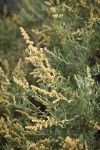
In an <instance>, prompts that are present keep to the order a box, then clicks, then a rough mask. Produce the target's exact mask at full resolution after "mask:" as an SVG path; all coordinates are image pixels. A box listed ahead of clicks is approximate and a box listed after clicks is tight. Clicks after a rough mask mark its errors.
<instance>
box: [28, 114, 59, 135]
mask: <svg viewBox="0 0 100 150" xmlns="http://www.w3.org/2000/svg"><path fill="white" fill-rule="evenodd" d="M32 122H34V123H36V125H34V126H26V127H25V128H26V129H29V130H32V131H33V132H36V131H38V130H42V129H43V128H47V127H48V126H50V127H52V126H53V125H55V126H57V123H58V122H57V121H56V120H55V119H54V118H53V117H48V120H41V119H33V120H32Z"/></svg>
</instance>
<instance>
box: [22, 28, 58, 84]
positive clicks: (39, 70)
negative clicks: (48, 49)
mask: <svg viewBox="0 0 100 150" xmlns="http://www.w3.org/2000/svg"><path fill="white" fill-rule="evenodd" d="M20 30H21V33H22V35H23V37H24V39H25V41H26V44H27V45H28V50H29V57H27V58H26V60H27V61H29V62H31V63H32V64H33V65H34V66H35V67H36V68H35V69H34V72H32V73H31V74H33V75H34V78H38V80H37V82H41V81H42V82H54V80H55V76H56V71H55V70H54V69H52V68H51V67H50V64H49V62H48V59H47V58H46V56H45V54H44V51H43V49H42V48H40V49H38V48H37V47H34V46H33V42H32V41H30V38H29V36H28V34H27V33H26V31H25V30H24V29H23V28H22V27H21V28H20Z"/></svg>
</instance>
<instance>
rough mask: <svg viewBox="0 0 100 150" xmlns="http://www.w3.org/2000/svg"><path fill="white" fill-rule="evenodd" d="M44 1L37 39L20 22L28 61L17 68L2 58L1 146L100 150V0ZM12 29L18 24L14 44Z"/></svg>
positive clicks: (23, 149) (12, 149) (8, 149)
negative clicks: (45, 13)
mask: <svg viewBox="0 0 100 150" xmlns="http://www.w3.org/2000/svg"><path fill="white" fill-rule="evenodd" d="M26 2H27V3H26V4H27V6H28V4H29V3H28V1H26ZM45 4H46V5H47V8H45V10H47V11H48V12H47V13H48V20H47V22H45V20H44V22H43V26H42V28H41V27H40V26H37V27H36V25H35V27H34V28H35V29H32V33H34V34H35V35H34V37H33V39H34V42H33V41H32V40H31V37H30V36H32V34H30V32H29V34H30V36H29V34H27V32H26V30H24V28H23V27H20V30H21V34H22V36H23V38H24V40H25V43H26V56H25V60H24V61H25V62H24V61H23V58H22V59H20V60H19V61H18V63H17V65H16V66H15V67H14V69H13V68H10V66H9V63H8V61H7V60H4V61H1V68H0V137H1V138H0V143H1V145H0V149H3V150H17V149H18V150H38V149H41V150H42V149H43V150H44V149H47V150H51V149H61V150H67V149H68V150H94V149H97V150H99V146H100V145H99V140H100V137H99V136H100V134H98V133H99V132H100V122H99V117H100V116H99V112H100V102H99V99H100V78H99V75H100V58H99V55H100V51H99V47H100V43H99V39H100V36H99V35H100V34H99V32H100V30H99V28H100V27H99V24H100V10H99V5H100V3H99V1H97V0H95V2H94V1H93V2H92V1H87V0H85V1H83V0H79V1H77V0H75V1H74V2H73V1H72V0H70V1H69V0H67V1H65V2H64V1H62V2H60V1H59V0H56V1H46V2H45ZM46 5H45V7H46ZM36 6H39V5H38V4H37V5H36ZM24 7H25V6H24ZM29 8H30V11H31V10H32V7H31V6H30V7H29ZM85 11H86V12H87V13H86V14H85V15H83V14H84V12H85ZM95 11H97V12H98V13H95ZM32 13H33V14H34V12H33V10H32ZM44 16H45V15H44ZM25 17H26V18H27V15H26V14H25ZM36 17H37V16H36ZM6 19H7V18H6ZM26 20H27V19H26ZM3 21H4V20H3ZM6 24H7V23H5V25H6ZM20 25H22V24H20ZM10 26H11V25H10ZM25 27H26V28H27V26H25ZM2 28H3V26H2ZM11 31H16V29H14V28H11V30H9V34H11V37H12V43H13V42H15V41H14V40H13V36H14V34H12V33H11ZM2 32H4V30H2ZM5 34H6V32H5ZM8 40H9V39H7V40H3V38H2V42H4V43H6V42H8ZM20 42H21V43H22V41H21V40H20ZM20 42H17V44H18V46H20ZM4 43H2V46H4ZM8 43H9V44H10V42H8ZM8 43H7V44H6V45H8ZM11 46H12V45H11ZM12 47H14V49H16V45H13V46H12ZM22 47H23V46H22ZM22 47H20V48H22ZM17 48H18V47H17ZM11 49H12V48H11ZM10 57H11V56H10Z"/></svg>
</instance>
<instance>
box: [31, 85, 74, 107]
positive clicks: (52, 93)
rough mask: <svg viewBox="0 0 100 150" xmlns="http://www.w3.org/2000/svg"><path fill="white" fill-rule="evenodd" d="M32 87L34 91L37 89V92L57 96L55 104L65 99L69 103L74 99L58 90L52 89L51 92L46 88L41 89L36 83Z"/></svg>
mask: <svg viewBox="0 0 100 150" xmlns="http://www.w3.org/2000/svg"><path fill="white" fill-rule="evenodd" d="M31 88H32V90H33V91H37V92H40V93H43V94H44V95H48V96H49V97H52V98H55V100H53V104H55V103H57V102H59V101H60V100H65V101H66V102H67V103H71V102H72V100H69V99H67V98H66V97H65V96H63V95H62V94H61V93H58V92H57V91H56V90H52V91H51V92H49V91H47V90H45V89H41V88H39V87H36V86H34V85H31Z"/></svg>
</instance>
